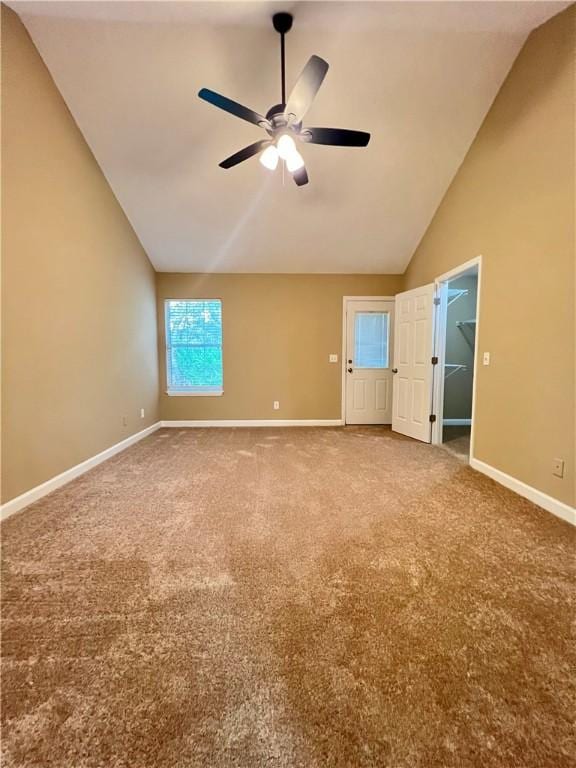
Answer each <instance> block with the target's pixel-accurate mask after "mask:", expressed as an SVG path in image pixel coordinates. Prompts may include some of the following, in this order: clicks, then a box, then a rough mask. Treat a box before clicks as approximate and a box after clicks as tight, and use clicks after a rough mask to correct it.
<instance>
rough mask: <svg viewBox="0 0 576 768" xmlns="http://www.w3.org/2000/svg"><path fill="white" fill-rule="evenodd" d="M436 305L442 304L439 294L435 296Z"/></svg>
mask: <svg viewBox="0 0 576 768" xmlns="http://www.w3.org/2000/svg"><path fill="white" fill-rule="evenodd" d="M434 305H435V306H436V307H438V306H439V305H440V297H439V296H436V297H435V298H434Z"/></svg>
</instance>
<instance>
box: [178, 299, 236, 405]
mask: <svg viewBox="0 0 576 768" xmlns="http://www.w3.org/2000/svg"><path fill="white" fill-rule="evenodd" d="M173 301H180V302H206V301H217V302H219V304H220V337H221V339H220V353H221V359H222V386H221V387H217V386H211V385H203V386H198V387H190V388H187V389H181V388H178V387H172V386H171V384H170V378H171V373H172V367H171V365H170V360H171V355H170V351H171V349H172V347H173V345H172V344H171V343H170V342H171V339H170V333H169V331H170V321H169V312H170V302H173ZM176 346H183V347H187V346H192V345H189V344H181V345H176ZM210 346H213V345H210ZM164 363H165V377H166V394H167V395H168V396H169V397H221V396H222V395H223V394H224V317H223V301H222V299H221V298H213V297H210V298H209V297H199V296H194V297H185V298H184V297H178V298H167V299H164Z"/></svg>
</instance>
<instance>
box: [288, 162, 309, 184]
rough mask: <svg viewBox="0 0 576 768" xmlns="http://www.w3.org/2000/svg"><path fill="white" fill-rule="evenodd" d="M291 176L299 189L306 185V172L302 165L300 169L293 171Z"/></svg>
mask: <svg viewBox="0 0 576 768" xmlns="http://www.w3.org/2000/svg"><path fill="white" fill-rule="evenodd" d="M292 176H293V178H294V181H295V182H296V184H297V185H298V186H299V187H303V186H304V184H308V172H307V171H306V166H305V165H303V166H302V168H299V169H298V170H297V171H294V173H293V174H292Z"/></svg>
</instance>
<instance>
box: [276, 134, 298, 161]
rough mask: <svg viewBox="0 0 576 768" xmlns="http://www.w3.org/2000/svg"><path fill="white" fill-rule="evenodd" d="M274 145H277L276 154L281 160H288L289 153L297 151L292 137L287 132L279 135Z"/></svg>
mask: <svg viewBox="0 0 576 768" xmlns="http://www.w3.org/2000/svg"><path fill="white" fill-rule="evenodd" d="M276 146H277V147H278V154H279V155H280V157H281V158H282V160H288V158H289V157H290V155H292V154H293V153H294V152H296V153H297V149H296V144H294V139H293V138H292V137H291V136H288V134H286V133H284V134H283V135H282V136H280V138H279V139H278V143H277V145H276Z"/></svg>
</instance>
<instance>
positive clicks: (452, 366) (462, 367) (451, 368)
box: [444, 363, 468, 381]
mask: <svg viewBox="0 0 576 768" xmlns="http://www.w3.org/2000/svg"><path fill="white" fill-rule="evenodd" d="M444 368H447V369H448V370H447V372H446V373H445V374H444V381H446V379H448V378H450V376H452V374H454V373H458V371H466V370H468V366H467V365H466V364H465V363H444Z"/></svg>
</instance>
